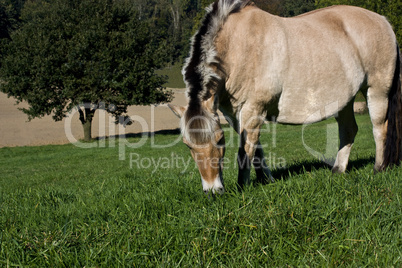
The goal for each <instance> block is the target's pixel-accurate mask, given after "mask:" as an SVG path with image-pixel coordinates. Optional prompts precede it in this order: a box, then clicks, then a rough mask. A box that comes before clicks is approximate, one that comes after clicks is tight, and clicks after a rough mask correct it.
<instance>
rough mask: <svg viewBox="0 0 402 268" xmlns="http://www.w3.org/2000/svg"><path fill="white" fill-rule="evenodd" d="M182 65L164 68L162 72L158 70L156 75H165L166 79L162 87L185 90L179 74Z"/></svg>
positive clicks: (177, 64)
mask: <svg viewBox="0 0 402 268" xmlns="http://www.w3.org/2000/svg"><path fill="white" fill-rule="evenodd" d="M181 68H182V64H180V63H176V64H175V65H173V66H170V67H166V68H164V69H162V70H158V71H157V72H156V73H157V74H159V75H165V76H167V77H168V82H167V83H166V84H165V85H164V86H165V87H170V88H185V87H186V85H185V84H184V81H183V76H182V74H181Z"/></svg>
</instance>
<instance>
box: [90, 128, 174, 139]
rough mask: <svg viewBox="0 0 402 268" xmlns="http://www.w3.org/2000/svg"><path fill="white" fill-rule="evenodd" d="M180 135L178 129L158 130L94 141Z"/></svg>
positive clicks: (112, 136) (106, 137)
mask: <svg viewBox="0 0 402 268" xmlns="http://www.w3.org/2000/svg"><path fill="white" fill-rule="evenodd" d="M180 133H181V132H180V128H175V129H163V130H158V131H155V132H139V133H127V134H122V135H111V136H103V137H96V138H95V140H104V139H124V138H142V137H144V136H146V137H152V136H155V135H179V134H180Z"/></svg>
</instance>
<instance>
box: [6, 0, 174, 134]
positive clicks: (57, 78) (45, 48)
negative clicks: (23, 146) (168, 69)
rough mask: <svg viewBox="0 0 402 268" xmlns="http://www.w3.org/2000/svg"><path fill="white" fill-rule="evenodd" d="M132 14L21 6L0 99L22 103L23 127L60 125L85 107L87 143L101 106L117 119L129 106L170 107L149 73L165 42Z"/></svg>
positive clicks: (78, 1) (74, 2)
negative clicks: (37, 120) (46, 122)
mask: <svg viewBox="0 0 402 268" xmlns="http://www.w3.org/2000/svg"><path fill="white" fill-rule="evenodd" d="M136 12H137V11H136V9H135V6H133V5H132V3H130V2H129V1H124V0H96V1H92V0H55V1H51V2H48V1H35V2H28V3H27V4H26V5H25V8H24V9H23V11H22V21H23V24H22V26H21V27H20V28H19V29H18V30H16V31H14V32H12V33H11V39H12V41H11V42H10V43H9V44H8V45H7V46H6V55H5V57H4V58H3V60H2V64H3V65H2V68H1V69H0V77H1V79H2V80H3V81H2V82H1V84H0V89H1V91H3V92H5V93H7V94H8V95H9V96H13V97H15V98H16V99H17V100H18V101H26V102H28V104H29V108H26V109H23V112H25V113H26V114H27V115H28V117H29V118H30V119H31V118H34V117H41V116H44V115H50V114H53V118H54V119H55V120H61V119H62V118H63V117H64V116H65V115H66V113H67V112H68V111H70V110H71V109H72V108H73V107H75V106H76V105H78V104H80V103H91V104H92V105H91V108H88V107H87V108H86V109H83V110H82V111H81V117H80V119H81V122H82V123H83V125H86V126H87V129H85V128H84V131H85V132H86V134H85V137H86V139H89V138H90V137H89V136H88V133H87V131H88V125H89V131H90V123H91V121H92V117H93V115H94V112H95V110H96V108H98V107H99V104H100V103H104V104H105V105H106V106H107V107H113V109H109V110H108V111H109V112H110V113H112V114H113V115H115V116H119V115H121V114H123V113H125V112H126V110H127V107H128V105H134V104H150V103H159V102H165V101H169V100H170V98H171V94H170V92H167V91H165V90H164V88H163V87H162V85H163V83H164V82H165V79H164V78H163V77H160V76H157V75H156V74H155V73H154V71H155V70H156V69H157V68H160V67H162V66H163V64H164V63H165V59H166V58H167V54H166V50H165V49H164V44H165V43H164V40H161V39H160V38H159V33H158V32H154V31H151V30H150V29H149V27H148V25H147V24H146V23H144V22H142V21H140V20H139V19H138V16H137V13H136ZM89 134H90V133H89Z"/></svg>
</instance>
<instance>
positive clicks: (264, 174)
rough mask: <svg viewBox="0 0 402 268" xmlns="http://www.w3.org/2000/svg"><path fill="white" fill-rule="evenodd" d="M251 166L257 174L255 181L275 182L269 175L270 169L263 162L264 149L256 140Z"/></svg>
mask: <svg viewBox="0 0 402 268" xmlns="http://www.w3.org/2000/svg"><path fill="white" fill-rule="evenodd" d="M253 166H254V169H255V173H256V175H257V181H258V182H260V183H266V182H275V180H274V178H273V177H272V175H271V171H270V170H269V167H268V165H267V163H266V162H265V157H264V151H263V149H262V146H261V144H260V142H258V145H257V148H256V150H255V154H254V161H253Z"/></svg>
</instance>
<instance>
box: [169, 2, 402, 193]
mask: <svg viewBox="0 0 402 268" xmlns="http://www.w3.org/2000/svg"><path fill="white" fill-rule="evenodd" d="M400 73H401V68H400V55H399V48H398V46H397V42H396V38H395V34H394V33H393V31H392V28H391V26H390V24H389V23H388V22H387V20H386V19H385V18H384V17H382V16H380V15H378V14H376V13H373V12H371V11H368V10H365V9H362V8H358V7H350V6H334V7H329V8H325V9H321V10H316V11H313V12H310V13H307V14H304V15H301V16H298V17H294V18H281V17H278V16H274V15H271V14H269V13H267V12H264V11H262V10H260V9H258V8H257V7H255V6H254V5H253V4H251V3H250V2H249V1H242V0H218V1H216V2H215V3H214V4H212V5H211V6H210V7H209V9H208V13H207V16H206V17H205V19H204V22H203V25H202V27H201V28H200V30H199V32H198V33H197V34H196V35H195V36H194V37H193V41H192V50H191V52H190V57H189V58H188V60H187V63H186V66H185V67H184V69H183V74H184V77H185V81H186V83H187V88H188V91H187V93H188V97H189V105H188V106H187V107H185V108H184V107H182V108H178V107H171V108H172V110H174V111H175V113H176V114H177V115H179V116H180V117H181V123H182V124H181V125H182V133H183V136H184V141H185V142H186V143H192V144H198V145H200V144H202V145H211V144H217V143H219V144H221V143H222V142H221V141H220V139H222V137H221V136H222V135H221V134H219V135H217V134H216V133H220V131H221V128H220V125H219V122H218V121H217V119H216V118H217V117H216V112H217V109H220V110H221V111H222V112H223V113H224V115H225V116H226V117H227V118H228V119H229V120H228V121H229V122H230V123H231V125H232V126H233V127H234V128H235V129H236V131H237V132H238V133H239V134H240V136H241V142H240V148H239V154H238V163H239V178H238V183H239V185H240V186H241V185H243V184H247V183H248V181H249V176H250V166H251V163H253V165H254V167H255V169H256V173H257V177H260V178H271V175H270V172H269V169H268V167H267V165H266V164H265V162H264V154H263V151H262V148H261V147H260V146H259V135H260V131H259V130H260V127H261V125H262V124H263V123H264V120H265V119H268V120H271V119H272V118H275V119H274V120H276V121H277V122H279V123H285V124H307V123H313V122H317V121H321V120H324V119H326V118H328V117H331V116H335V118H336V119H337V122H338V126H339V138H340V147H339V151H338V154H337V157H336V160H335V164H334V167H333V172H344V171H345V170H346V167H347V163H348V158H349V154H350V149H351V147H352V145H353V141H354V137H355V135H356V133H357V125H356V122H355V118H354V114H353V100H354V97H355V95H356V94H357V92H358V91H359V90H361V91H362V92H363V94H364V95H365V97H366V98H367V101H368V107H369V110H370V116H371V120H372V122H373V132H374V139H375V142H376V163H375V169H376V170H380V169H381V168H384V167H385V166H387V165H388V164H389V163H385V161H384V152H385V148H384V145H385V140H386V135H387V134H390V133H391V132H395V133H399V134H397V135H396V136H395V135H394V136H393V138H390V140H391V142H389V143H388V144H393V146H394V147H395V146H396V147H397V148H399V147H400V146H401V145H400V134H401V133H402V122H401V118H402V114H401V111H402V108H401V107H402V102H401V88H400V84H401V82H400V81H401V75H400ZM389 98H396V101H395V102H394V104H393V107H391V105H389V104H390V103H391V102H389ZM395 108H397V112H396V113H395V112H394V113H390V111H391V110H394V109H395ZM390 116H391V117H392V118H396V120H394V121H392V122H394V123H393V124H392V125H388V129H387V122H388V121H389V120H388V119H389V118H388V117H390ZM195 130H197V131H195ZM214 133H215V134H214ZM216 137H218V138H219V140H217V139H218V138H216ZM395 143H396V145H395ZM204 147H205V146H204ZM191 148H192V154H193V157H194V155H196V157H194V159H196V161H197V163H199V162H202V161H200V159H201V160H202V159H203V161H204V162H205V161H206V162H208V161H210V159H211V157H212V156H214V155H215V156H217V155H219V159H222V158H223V155H224V151H223V153H217V151H216V152H215V153H214V149H213V146H211V147H208V148H209V149H208V150H207V151H205V149H197V148H196V146H191ZM219 150H221V149H219ZM396 151H397V155H396V157H394V158H392V159H393V160H392V161H393V162H395V163H396V164H398V163H399V161H400V158H401V153H400V150H399V149H398V150H396ZM220 152H222V150H221V151H220ZM200 155H201V156H200ZM208 159H209V160H208ZM208 163H209V162H208ZM391 164H392V163H391ZM205 167H206V168H205ZM221 168H222V166H221V165H215V167H210V166H209V167H208V165H204V168H203V167H201V166H200V164H199V169H200V172H201V175H202V179H203V185H204V186H205V187H204V190H212V191H215V190H217V191H218V190H220V189H217V188H216V187H215V186H216V185H221V184H222V177H221ZM212 170H214V172H213V176H203V174H207V173H208V172H211V171H212ZM217 180H219V182H220V184H219V183H217V182H216V181H217ZM222 185H223V184H222ZM220 188H223V186H222V187H220Z"/></svg>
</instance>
